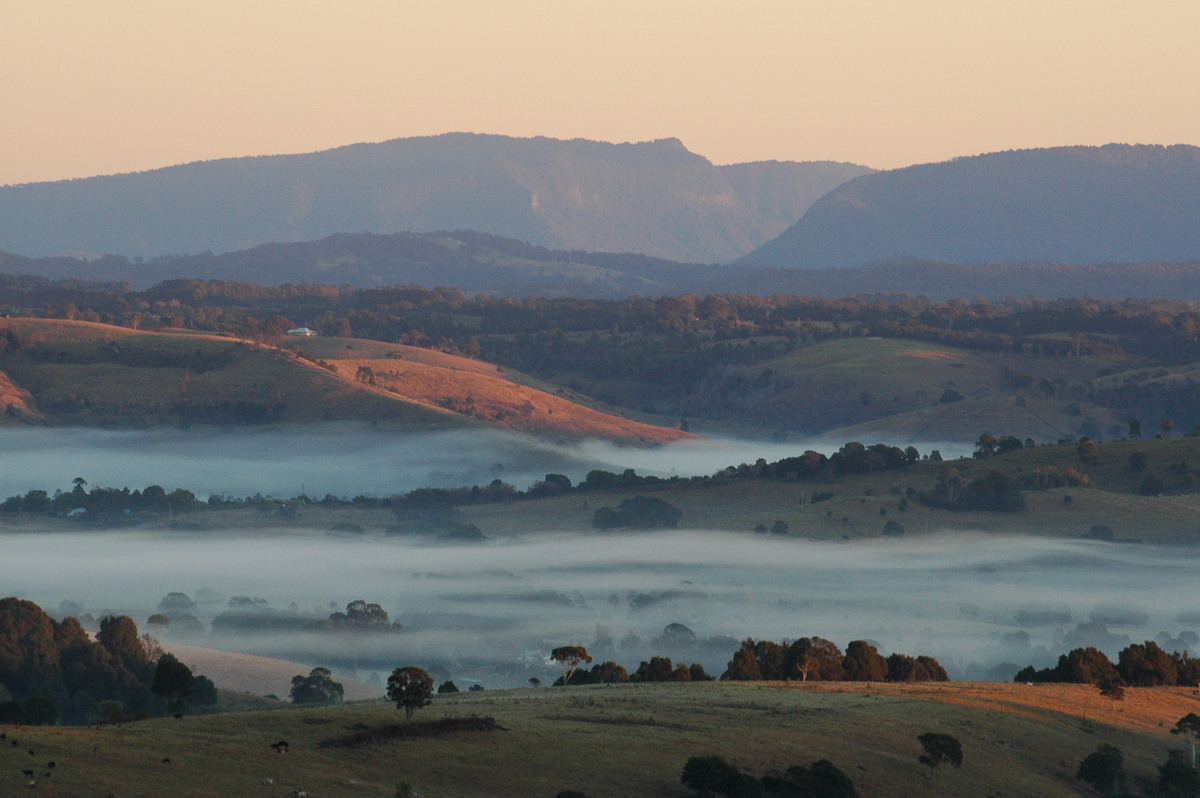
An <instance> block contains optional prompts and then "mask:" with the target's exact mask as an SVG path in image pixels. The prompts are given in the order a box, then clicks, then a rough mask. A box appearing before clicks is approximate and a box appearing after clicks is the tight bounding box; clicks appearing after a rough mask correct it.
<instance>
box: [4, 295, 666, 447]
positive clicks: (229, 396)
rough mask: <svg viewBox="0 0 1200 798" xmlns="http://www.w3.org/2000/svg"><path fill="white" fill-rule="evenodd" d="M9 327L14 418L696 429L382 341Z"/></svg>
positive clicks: (41, 324)
mask: <svg viewBox="0 0 1200 798" xmlns="http://www.w3.org/2000/svg"><path fill="white" fill-rule="evenodd" d="M3 331H12V333H14V334H15V335H16V337H17V338H18V339H19V341H20V344H19V345H18V346H15V347H10V348H9V349H8V351H7V352H4V353H3V355H2V356H0V399H3V400H4V401H5V403H6V406H9V405H11V406H12V410H11V411H10V412H9V414H8V419H9V421H10V422H12V421H20V420H24V421H43V422H50V423H58V424H64V423H65V424H79V425H89V426H155V425H163V424H172V425H175V424H222V425H226V424H266V423H292V424H295V423H312V422H320V421H335V420H356V421H370V422H373V423H377V424H384V425H386V426H390V427H395V428H402V429H409V430H420V429H435V428H454V427H464V426H466V427H472V426H482V425H488V426H500V427H505V428H508V429H513V430H516V431H520V432H523V433H527V434H531V435H535V436H539V437H545V438H552V439H559V440H579V439H583V438H601V439H607V440H612V441H617V442H622V443H631V444H647V443H656V442H663V441H669V440H676V439H678V438H681V437H686V435H685V434H684V433H681V432H679V431H678V430H674V429H671V428H662V427H656V426H652V425H649V424H643V423H639V422H636V421H632V420H629V419H626V418H621V417H619V416H614V415H611V414H607V413H603V412H599V411H597V410H594V409H591V408H588V407H584V406H581V405H579V404H576V403H575V402H573V401H571V400H570V399H569V398H567V397H566V396H565V392H564V395H563V396H558V395H555V394H552V393H547V392H546V391H543V390H538V389H537V388H533V387H529V386H527V385H523V384H519V383H516V382H513V381H511V380H509V379H507V378H506V377H505V376H503V374H502V373H501V370H500V369H499V368H497V367H495V366H491V365H488V364H483V363H479V362H478V361H473V360H469V359H467V358H460V357H453V356H450V355H443V354H441V353H436V352H428V351H426V350H416V349H413V348H410V347H388V346H387V345H385V344H380V343H378V342H346V341H340V340H339V341H325V340H320V339H316V340H311V341H310V340H308V339H301V340H300V341H299V342H297V341H296V339H284V340H283V341H282V342H281V343H285V344H288V346H283V347H278V346H274V345H270V344H263V343H259V342H252V341H246V340H241V339H233V338H226V337H219V336H211V335H197V334H188V333H169V332H168V333H159V332H145V331H137V330H131V329H128V328H124V327H114V326H109V325H103V324H94V323H90V322H79V321H62V320H45V319H23V318H22V319H2V320H0V332H3ZM355 346H358V347H361V348H359V349H354V348H352V347H355ZM301 347H303V348H301ZM347 347H351V348H347ZM313 350H315V352H314V351H313ZM348 355H350V356H351V357H347V356H348ZM389 355H390V356H391V357H389ZM326 357H328V360H325V358H326ZM317 361H324V365H322V363H319V362H317ZM368 373H369V374H370V375H371V376H370V378H367V377H366V376H364V375H366V374H368Z"/></svg>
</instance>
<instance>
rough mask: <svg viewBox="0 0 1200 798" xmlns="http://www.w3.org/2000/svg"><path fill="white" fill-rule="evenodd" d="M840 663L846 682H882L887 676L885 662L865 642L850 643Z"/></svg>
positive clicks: (855, 641)
mask: <svg viewBox="0 0 1200 798" xmlns="http://www.w3.org/2000/svg"><path fill="white" fill-rule="evenodd" d="M842 663H843V668H844V669H845V673H846V680H847V681H851V682H882V681H883V680H884V679H886V678H887V675H888V665H887V660H885V659H884V658H883V655H882V654H880V653H879V651H878V650H876V648H875V646H873V645H871V644H870V643H868V642H867V641H866V640H852V641H850V644H849V645H848V646H846V656H845V658H844V659H843V660H842Z"/></svg>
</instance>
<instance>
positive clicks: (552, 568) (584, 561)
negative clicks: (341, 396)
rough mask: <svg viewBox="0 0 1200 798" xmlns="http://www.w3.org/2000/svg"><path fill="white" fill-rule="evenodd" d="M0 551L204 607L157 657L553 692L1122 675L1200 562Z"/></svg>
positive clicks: (316, 541) (606, 541)
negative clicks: (1034, 668)
mask: <svg viewBox="0 0 1200 798" xmlns="http://www.w3.org/2000/svg"><path fill="white" fill-rule="evenodd" d="M0 541H2V544H0V545H3V548H4V556H3V559H2V560H0V594H3V595H17V596H21V597H23V598H27V599H30V600H33V601H35V602H37V603H39V604H41V605H42V606H44V607H45V608H47V609H48V610H49V611H51V612H52V613H55V612H57V608H58V607H59V605H60V603H61V602H63V601H71V602H76V603H77V604H78V605H80V606H81V609H82V610H83V611H84V612H88V613H92V614H93V615H96V616H99V615H100V614H102V613H107V612H116V613H126V614H129V615H130V616H131V617H133V618H134V620H135V621H137V622H138V624H139V625H144V624H145V622H146V619H147V618H148V616H149V615H150V614H152V613H154V612H156V611H157V610H156V608H157V606H158V602H159V600H160V599H162V597H163V596H165V595H166V594H167V593H169V592H173V591H179V592H184V593H187V594H188V595H189V596H191V597H192V598H193V599H195V600H196V601H197V603H198V606H197V608H196V610H195V614H196V615H197V616H198V617H199V619H200V621H201V622H202V624H203V629H202V630H196V631H193V632H191V633H190V634H188V635H187V636H186V637H185V636H181V635H184V632H182V631H175V630H172V629H168V630H166V631H165V632H163V633H162V636H163V639H164V641H165V642H167V643H168V644H169V642H170V640H171V639H177V640H180V641H185V642H188V643H194V644H197V645H208V646H212V647H215V648H227V649H230V650H241V651H247V652H251V653H260V654H268V655H278V656H286V657H290V658H294V659H300V660H302V661H308V662H313V663H314V664H324V663H328V664H331V665H333V666H335V667H338V668H340V669H341V670H342V671H346V669H347V668H352V667H353V666H354V665H357V666H358V667H359V668H360V669H363V670H364V672H365V671H371V670H375V671H384V672H386V670H387V669H390V667H395V666H397V665H401V664H411V663H414V662H422V663H427V664H430V665H432V666H437V667H438V668H439V672H441V671H444V672H446V673H453V674H457V675H460V676H463V677H467V678H478V679H481V680H483V681H485V682H487V683H488V684H489V685H492V684H494V685H495V686H500V685H502V684H520V683H522V682H523V681H524V679H525V678H527V677H528V676H529V675H538V676H543V677H544V676H545V673H544V671H545V666H544V657H545V654H546V653H548V651H549V648H550V647H553V646H557V645H564V644H568V643H579V644H584V645H587V646H589V647H590V648H592V649H594V650H593V652H592V653H593V654H595V655H598V656H599V657H602V658H604V659H610V658H611V659H616V660H617V661H619V662H621V663H622V664H623V665H625V666H626V667H628V668H630V669H631V670H632V669H633V668H636V666H637V664H638V662H639V661H640V660H641V659H645V658H648V657H649V656H650V655H651V654H665V655H668V656H674V657H675V658H676V659H685V660H686V661H689V662H692V661H699V662H701V663H703V664H704V665H705V667H706V668H708V669H709V671H710V673H713V675H719V673H720V671H721V670H723V668H724V665H725V663H726V662H727V661H728V659H729V657H730V656H731V655H732V653H733V649H734V648H735V647H736V643H734V642H733V641H734V640H735V639H740V638H745V637H755V638H759V637H763V638H768V639H772V640H777V641H778V640H783V639H785V638H787V639H794V638H796V637H799V636H809V635H819V636H822V637H826V638H829V639H831V640H833V641H835V642H836V643H838V644H839V645H841V646H843V647H844V646H845V644H846V643H848V642H849V641H850V640H853V639H857V638H865V639H869V640H872V641H874V642H876V643H877V644H878V646H879V648H880V650H881V651H882V652H883V653H884V654H887V653H891V652H893V651H897V652H902V653H907V654H912V655H916V654H932V655H934V656H936V657H938V658H939V659H940V660H941V661H942V663H943V664H944V665H945V666H946V667H947V668H948V669H949V670H950V672H951V675H952V676H953V677H956V678H964V677H973V678H986V677H989V676H990V677H992V678H1011V675H1012V673H1013V672H1015V667H1012V666H1015V665H1026V664H1036V665H1039V666H1045V665H1048V664H1053V661H1054V658H1055V657H1056V655H1057V653H1059V652H1060V651H1062V650H1065V649H1066V648H1070V647H1074V646H1075V645H1097V646H1098V647H1100V648H1102V649H1104V650H1105V651H1106V652H1107V653H1109V655H1110V656H1115V654H1116V651H1117V649H1118V648H1119V647H1121V646H1123V645H1125V644H1128V642H1131V641H1133V642H1141V641H1142V640H1145V639H1154V638H1156V637H1157V636H1159V634H1160V633H1166V634H1169V635H1170V636H1172V637H1176V638H1177V637H1178V636H1179V634H1180V632H1182V631H1184V630H1187V629H1189V628H1192V629H1194V628H1197V622H1198V621H1200V617H1197V615H1198V610H1200V607H1197V605H1196V601H1195V591H1194V583H1195V574H1196V573H1197V568H1198V566H1200V550H1194V549H1181V548H1163V547H1152V546H1144V545H1122V544H1110V543H1100V542H1092V541H1080V540H1064V541H1055V540H1046V539H1040V538H1034V537H1029V538H1024V537H993V536H982V535H974V534H966V533H959V534H955V535H954V536H950V535H943V536H937V537H932V538H926V539H922V540H919V541H875V542H855V543H822V542H811V541H801V540H795V539H788V540H780V539H772V538H762V537H757V536H751V535H738V534H730V533H719V532H704V531H691V532H657V533H642V534H633V535H607V534H603V535H602V534H592V535H572V536H567V535H555V534H553V533H549V534H538V535H531V536H529V537H528V538H526V539H524V540H515V541H501V542H488V543H484V544H478V545H460V546H431V545H420V544H414V542H413V541H412V540H411V539H408V538H371V537H362V536H354V537H347V536H332V535H331V536H295V535H288V534H286V533H284V532H281V533H279V534H277V535H273V534H256V535H254V536H246V537H223V536H205V535H196V534H181V533H178V532H154V531H150V530H146V529H140V530H137V531H122V532H88V533H73V532H72V533H28V534H11V535H8V536H5V537H4V538H2V539H0ZM233 596H247V597H251V598H257V599H263V600H265V601H266V603H267V605H268V606H269V608H271V610H270V611H271V612H275V613H279V614H280V615H282V616H287V617H289V618H293V619H295V620H296V621H300V619H311V620H318V619H323V618H325V617H327V616H328V615H329V613H331V612H333V611H334V610H342V609H345V605H346V604H347V603H348V602H350V601H353V600H355V599H365V600H366V601H368V602H377V603H379V604H380V605H382V607H383V608H384V609H385V610H386V611H387V612H388V613H389V615H390V617H391V620H393V621H396V622H398V623H399V624H401V625H402V628H401V629H400V631H398V632H395V633H391V634H385V635H369V636H366V637H363V638H358V639H350V640H348V639H347V638H346V637H345V636H341V635H339V636H336V638H335V639H331V638H330V636H329V635H330V633H329V632H323V633H322V632H314V631H311V630H307V629H304V628H303V625H304V624H303V623H300V624H299V625H297V626H293V627H291V628H292V629H294V630H295V631H289V632H288V633H286V634H283V633H279V632H278V631H275V632H272V633H270V634H267V633H266V632H263V631H256V632H255V633H247V634H237V635H230V634H223V633H218V632H214V631H213V626H212V621H213V618H214V617H216V616H218V615H219V614H220V613H222V612H224V611H225V610H227V608H228V599H229V598H231V597H233ZM293 605H294V606H293ZM1095 622H1099V624H1103V625H1098V624H1097V623H1095ZM671 623H681V624H684V625H686V626H687V627H689V628H690V629H691V630H693V631H694V632H695V634H696V636H697V638H698V642H697V643H695V644H692V643H687V642H683V643H680V642H679V641H678V640H676V641H661V640H657V639H656V638H660V637H661V636H662V635H663V630H664V627H665V626H666V625H667V624H671ZM1081 625H1082V626H1081ZM1006 635H1007V637H1005V636H1006ZM173 636H174V637H173ZM714 637H719V638H722V639H720V640H715V641H714V640H711V638H714ZM168 647H169V646H168ZM1001 663H1009V664H1008V665H1001ZM997 665H1001V667H999V668H996V667H995V666H997Z"/></svg>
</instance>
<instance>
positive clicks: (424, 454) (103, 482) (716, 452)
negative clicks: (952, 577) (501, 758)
mask: <svg viewBox="0 0 1200 798" xmlns="http://www.w3.org/2000/svg"><path fill="white" fill-rule="evenodd" d="M843 443H845V441H838V442H833V441H824V440H813V441H807V442H804V441H800V442H790V443H786V444H777V443H764V442H761V441H736V440H693V441H683V442H680V443H676V444H672V445H669V446H660V447H654V448H649V449H637V448H631V447H620V446H614V445H612V444H609V443H603V442H599V441H590V442H585V443H582V444H579V445H573V446H571V445H552V444H549V443H544V442H538V441H535V440H533V439H531V438H526V437H522V436H519V435H515V434H511V433H506V432H502V431H471V432H465V431H451V432H429V433H404V432H397V431H394V430H380V429H375V428H372V427H370V426H368V425H365V424H348V423H343V424H323V425H314V426H308V427H304V428H298V427H283V428H261V429H236V430H233V429H226V430H221V429H211V428H197V429H190V430H180V429H153V430H96V429H87V428H82V427H65V428H27V427H25V428H16V429H3V430H0V451H3V452H4V457H5V464H6V466H7V467H6V468H5V469H4V470H3V471H2V472H0V498H3V497H7V496H11V495H14V494H17V493H25V492H28V491H30V490H46V491H49V492H51V493H53V492H54V490H56V489H61V490H70V488H71V480H73V479H75V478H76V477H82V478H83V479H85V480H86V481H87V482H88V483H89V484H90V485H100V486H104V487H116V488H121V487H128V488H130V489H135V488H136V489H140V488H144V487H146V486H147V485H161V486H162V487H164V488H166V489H167V490H173V489H175V488H186V489H187V490H190V491H192V492H193V493H195V494H196V495H197V496H198V497H200V498H201V499H205V498H207V497H208V496H209V495H211V494H221V495H225V496H238V497H241V496H253V495H254V494H256V493H261V494H262V495H264V496H275V497H277V498H278V497H291V496H297V495H299V494H301V493H307V494H308V495H310V496H316V497H320V496H324V495H325V494H327V493H329V494H333V495H334V496H346V497H353V496H358V495H366V496H389V495H392V494H396V493H406V492H408V491H411V490H413V489H415V488H420V487H444V488H453V487H460V486H463V485H486V484H487V483H489V482H491V481H492V480H493V479H502V480H504V481H505V482H508V483H511V484H513V485H516V486H517V487H518V488H520V489H522V490H523V489H525V488H527V487H529V486H530V485H531V484H533V483H534V482H535V481H537V480H540V479H541V478H542V477H544V476H545V475H546V474H547V473H560V474H566V475H567V476H568V477H570V478H571V479H572V480H573V481H576V482H578V481H580V480H582V479H583V477H585V476H586V475H587V472H588V471H590V470H592V469H596V468H599V469H604V470H606V471H616V472H620V471H624V470H625V469H626V468H633V469H634V470H636V471H637V472H638V473H639V474H656V475H659V476H672V475H679V476H694V475H708V474H713V473H715V472H716V471H718V470H719V469H722V468H724V467H726V466H729V465H738V464H739V463H753V462H754V461H755V460H756V459H758V458H760V457H762V458H765V459H767V460H769V461H773V460H779V459H781V458H784V457H791V456H795V455H798V454H801V453H802V452H804V450H805V449H814V450H816V451H821V452H824V453H826V454H829V453H832V452H833V451H835V450H836V449H838V448H839V447H840V446H841V445H842V444H843ZM868 443H875V441H869V442H868ZM938 447H939V444H930V445H928V446H926V445H918V446H917V448H918V449H919V450H920V451H921V453H922V454H927V453H928V451H929V449H930V448H938ZM940 450H941V452H942V454H943V455H944V456H946V457H953V456H957V455H958V454H962V453H963V451H962V446H961V444H959V445H955V444H941V445H940Z"/></svg>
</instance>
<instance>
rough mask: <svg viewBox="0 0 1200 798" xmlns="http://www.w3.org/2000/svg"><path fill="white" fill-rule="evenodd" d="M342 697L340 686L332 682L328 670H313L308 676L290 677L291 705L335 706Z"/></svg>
mask: <svg viewBox="0 0 1200 798" xmlns="http://www.w3.org/2000/svg"><path fill="white" fill-rule="evenodd" d="M342 695H343V688H342V685H341V684H340V683H339V682H335V681H334V680H333V674H332V673H331V672H330V671H329V669H328V668H313V669H312V671H311V672H310V673H309V674H308V676H293V677H292V692H291V698H292V703H293V704H336V703H337V702H339V701H341V700H342Z"/></svg>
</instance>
